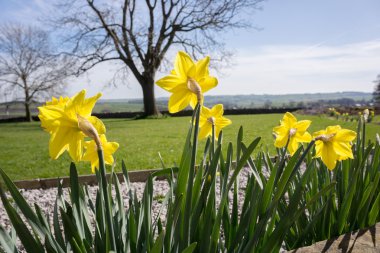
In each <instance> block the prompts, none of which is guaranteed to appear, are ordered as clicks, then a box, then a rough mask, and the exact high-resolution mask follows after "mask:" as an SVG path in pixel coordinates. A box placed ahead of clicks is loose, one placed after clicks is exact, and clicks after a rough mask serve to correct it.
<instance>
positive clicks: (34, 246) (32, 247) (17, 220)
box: [0, 177, 44, 253]
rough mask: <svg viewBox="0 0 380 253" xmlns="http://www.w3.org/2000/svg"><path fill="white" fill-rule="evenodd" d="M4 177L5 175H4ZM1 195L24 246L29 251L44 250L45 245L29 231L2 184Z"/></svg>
mask: <svg viewBox="0 0 380 253" xmlns="http://www.w3.org/2000/svg"><path fill="white" fill-rule="evenodd" d="M3 178H4V177H3ZM0 197H1V200H2V201H3V205H4V208H5V210H6V211H7V213H8V217H9V220H10V221H11V222H12V225H13V227H14V228H15V230H16V233H17V235H18V237H19V239H20V241H21V243H22V245H23V246H24V248H25V250H26V252H27V253H41V252H43V251H44V250H43V247H42V245H41V243H40V241H39V240H38V239H37V238H36V239H35V238H34V237H33V235H32V234H31V233H30V232H29V229H28V228H27V226H26V225H25V224H24V222H23V221H22V219H21V217H20V215H18V213H17V211H16V210H15V209H14V208H13V207H12V206H11V204H10V203H9V200H8V199H7V196H6V195H5V193H4V191H3V188H2V187H1V186H0Z"/></svg>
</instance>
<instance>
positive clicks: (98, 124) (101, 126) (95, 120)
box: [88, 116, 106, 135]
mask: <svg viewBox="0 0 380 253" xmlns="http://www.w3.org/2000/svg"><path fill="white" fill-rule="evenodd" d="M88 121H90V123H91V124H92V125H93V126H94V127H95V129H96V131H98V134H99V135H100V134H105V133H106V126H105V125H104V123H103V121H101V120H100V119H99V118H97V117H95V116H90V117H89V118H88Z"/></svg>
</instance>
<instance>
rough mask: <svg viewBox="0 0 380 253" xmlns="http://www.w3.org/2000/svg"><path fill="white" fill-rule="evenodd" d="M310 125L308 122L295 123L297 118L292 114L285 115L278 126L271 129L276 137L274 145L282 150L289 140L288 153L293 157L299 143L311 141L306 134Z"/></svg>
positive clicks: (309, 136)
mask: <svg viewBox="0 0 380 253" xmlns="http://www.w3.org/2000/svg"><path fill="white" fill-rule="evenodd" d="M310 124H311V121H310V120H301V121H297V118H296V117H294V115H293V114H291V113H290V112H287V113H285V115H284V117H283V118H282V120H281V121H280V126H276V127H274V128H273V132H274V134H275V135H276V141H275V143H274V145H275V146H276V147H277V148H282V147H285V146H286V143H287V142H288V140H289V144H288V151H289V153H290V154H291V155H293V154H294V153H295V152H296V151H297V149H298V146H299V143H300V142H310V141H311V135H310V134H309V133H308V132H306V130H307V129H308V127H309V126H310Z"/></svg>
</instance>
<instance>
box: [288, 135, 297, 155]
mask: <svg viewBox="0 0 380 253" xmlns="http://www.w3.org/2000/svg"><path fill="white" fill-rule="evenodd" d="M298 146H299V144H298V142H297V141H296V140H295V139H294V138H290V140H289V144H288V151H289V153H290V155H294V153H295V152H296V151H297V149H298Z"/></svg>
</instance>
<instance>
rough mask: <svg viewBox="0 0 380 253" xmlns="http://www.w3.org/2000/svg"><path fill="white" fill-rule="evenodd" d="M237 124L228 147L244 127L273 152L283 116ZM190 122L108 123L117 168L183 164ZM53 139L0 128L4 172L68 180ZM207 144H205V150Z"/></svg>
mask: <svg viewBox="0 0 380 253" xmlns="http://www.w3.org/2000/svg"><path fill="white" fill-rule="evenodd" d="M227 117H228V118H230V119H231V120H232V122H233V124H232V125H230V126H229V127H227V128H226V129H225V131H224V145H227V144H228V142H232V143H235V142H236V134H237V131H238V129H239V127H240V126H241V125H242V126H243V127H244V136H245V138H244V140H245V142H246V143H248V142H250V141H252V140H253V138H255V137H256V136H261V137H262V141H261V149H262V150H268V151H269V152H271V153H274V151H275V149H274V147H273V137H272V128H273V127H274V126H276V125H277V124H278V122H279V120H280V119H281V118H282V115H280V114H268V115H236V116H232V115H231V116H227ZM298 118H299V119H306V118H307V119H310V120H312V121H313V123H312V126H311V128H310V132H313V131H316V130H319V129H322V128H325V127H326V126H328V125H335V124H340V125H341V126H342V127H345V128H350V129H353V130H355V129H356V125H357V123H356V122H342V121H337V120H332V119H329V118H324V117H318V116H302V115H298ZM189 121H190V117H176V118H166V119H145V120H131V119H110V120H104V123H105V125H106V127H107V139H108V140H109V141H116V142H118V143H119V144H120V148H119V150H118V151H117V152H116V154H115V158H116V162H117V165H116V168H115V170H117V171H118V170H120V164H121V160H122V159H123V160H124V161H125V163H126V165H127V168H128V169H129V170H139V169H150V168H159V167H160V164H161V163H160V159H159V156H158V152H160V153H161V156H162V157H163V159H164V162H165V163H166V165H173V164H174V163H178V161H179V158H180V155H181V152H182V147H183V144H184V141H185V135H186V133H187V129H188V124H189ZM367 130H368V131H367V137H368V138H370V139H372V140H374V139H375V134H376V132H380V126H379V125H377V124H368V127H367ZM48 142H49V134H47V133H46V132H44V131H43V130H42V129H41V128H40V125H39V122H33V123H7V124H0V167H1V168H2V169H3V170H5V171H6V172H7V174H8V175H9V176H10V177H11V178H12V179H14V180H20V179H31V178H47V177H58V176H66V175H68V172H69V165H70V158H69V156H68V155H67V154H64V155H63V156H62V157H60V158H59V159H58V160H51V159H50V158H49V152H48ZM204 143H205V141H201V142H200V146H199V149H200V150H202V149H203V146H204ZM78 169H79V172H80V173H81V174H89V173H90V166H89V163H83V162H81V163H79V164H78Z"/></svg>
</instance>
